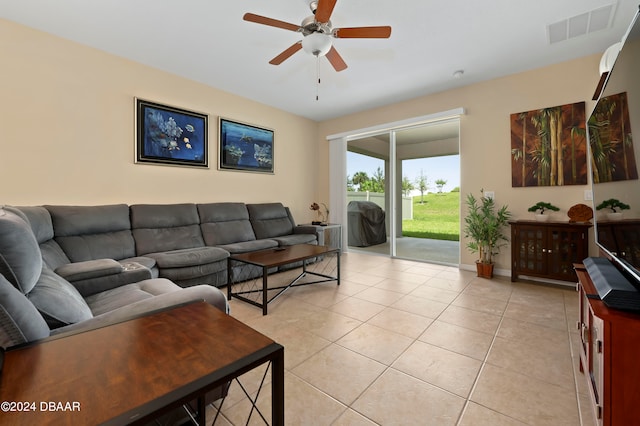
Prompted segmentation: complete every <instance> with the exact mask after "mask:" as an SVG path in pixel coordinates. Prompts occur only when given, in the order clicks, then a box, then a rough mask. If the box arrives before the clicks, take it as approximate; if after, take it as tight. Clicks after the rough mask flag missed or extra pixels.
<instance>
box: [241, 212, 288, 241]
mask: <svg viewBox="0 0 640 426" xmlns="http://www.w3.org/2000/svg"><path fill="white" fill-rule="evenodd" d="M247 211H248V212H249V218H250V220H251V226H252V227H253V232H254V233H255V235H256V238H257V239H264V238H273V237H280V236H282V235H289V234H292V233H293V226H294V224H293V222H292V221H291V218H290V217H289V214H288V213H287V210H286V209H285V207H284V206H283V205H282V204H281V203H264V204H247Z"/></svg>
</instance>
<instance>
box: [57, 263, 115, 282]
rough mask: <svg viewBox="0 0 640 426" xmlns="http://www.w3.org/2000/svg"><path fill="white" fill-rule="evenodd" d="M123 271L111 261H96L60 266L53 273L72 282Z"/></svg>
mask: <svg viewBox="0 0 640 426" xmlns="http://www.w3.org/2000/svg"><path fill="white" fill-rule="evenodd" d="M123 270H124V267H123V266H122V265H121V264H120V263H118V262H116V261H115V260H113V259H96V260H87V261H86V262H75V263H68V264H66V265H62V266H60V267H59V268H57V269H56V270H55V273H56V274H58V275H60V276H61V277H62V278H64V279H65V280H67V281H71V282H73V281H80V280H87V279H90V278H98V277H104V276H106V275H114V274H119V273H121V272H122V271H123Z"/></svg>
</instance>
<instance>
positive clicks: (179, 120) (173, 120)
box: [136, 98, 209, 167]
mask: <svg viewBox="0 0 640 426" xmlns="http://www.w3.org/2000/svg"><path fill="white" fill-rule="evenodd" d="M208 158H209V155H208V116H207V115H206V114H202V113H198V112H193V111H187V110H185V109H180V108H175V107H172V106H167V105H161V104H157V103H154V102H149V101H145V100H142V99H138V98H136V163H156V164H167V165H175V166H192V167H209V160H208Z"/></svg>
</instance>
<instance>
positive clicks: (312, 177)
mask: <svg viewBox="0 0 640 426" xmlns="http://www.w3.org/2000/svg"><path fill="white" fill-rule="evenodd" d="M0 58H1V62H2V77H1V78H0V99H1V100H2V102H0V123H1V128H2V136H0V144H1V146H2V150H1V151H0V176H1V177H2V189H1V190H0V191H1V196H0V204H13V205H34V204H46V203H49V204H78V205H90V204H102V203H104V204H107V203H121V202H124V203H129V204H133V203H173V202H211V201H243V202H271V201H282V202H283V203H284V204H285V205H289V206H291V207H292V210H293V213H294V216H295V217H296V219H298V221H299V222H302V221H309V220H311V219H312V218H313V215H312V214H311V212H310V211H309V209H308V205H309V204H310V203H311V202H313V201H314V200H316V197H315V189H316V187H317V185H318V184H317V179H318V177H317V176H318V173H317V170H318V162H317V158H315V156H314V155H309V154H310V153H313V152H315V151H316V138H315V137H316V135H317V127H318V125H317V123H315V122H313V121H311V120H308V119H305V118H301V117H299V116H295V115H292V114H289V113H285V112H283V111H281V110H278V109H275V108H270V107H267V106H265V105H262V104H259V103H256V102H252V101H251V100H248V99H245V98H241V97H238V96H234V95H231V94H229V93H225V92H223V91H220V90H216V89H213V88H211V87H208V86H205V85H203V84H199V83H196V82H193V81H190V80H186V79H183V78H179V77H176V76H174V75H171V74H168V73H165V72H162V71H158V70H155V69H152V68H149V67H146V66H143V65H140V64H137V63H134V62H131V61H127V60H124V59H121V58H118V57H115V56H113V55H109V54H106V53H104V52H101V51H98V50H95V49H90V48H87V47H85V46H82V45H79V44H76V43H72V42H69V41H66V40H63V39H60V38H57V37H52V36H50V35H47V34H44V33H42V32H38V31H34V30H32V29H29V28H26V27H24V26H21V25H17V24H15V23H11V22H8V21H4V20H0ZM134 97H139V98H142V99H147V100H150V101H154V102H158V103H164V104H168V105H173V106H176V107H181V108H185V109H189V110H193V111H199V112H203V113H206V114H209V150H210V155H209V164H210V168H209V169H196V168H185V167H171V166H160V165H146V164H145V165H143V164H135V163H134V125H135V123H134ZM218 116H223V117H226V118H231V119H235V120H238V121H243V122H247V123H251V124H256V125H259V126H263V127H268V128H271V129H274V130H275V149H274V154H275V161H274V166H275V174H273V175H265V174H257V173H243V172H230V171H219V170H217V168H216V167H217V166H216V165H217V158H218V156H217V131H218V123H217V117H218ZM292 177H293V178H292Z"/></svg>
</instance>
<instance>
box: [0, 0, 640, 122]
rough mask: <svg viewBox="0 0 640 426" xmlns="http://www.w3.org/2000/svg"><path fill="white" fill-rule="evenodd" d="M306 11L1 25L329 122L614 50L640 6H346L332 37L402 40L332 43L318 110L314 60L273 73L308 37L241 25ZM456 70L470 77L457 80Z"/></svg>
mask: <svg viewBox="0 0 640 426" xmlns="http://www.w3.org/2000/svg"><path fill="white" fill-rule="evenodd" d="M308 3H309V2H308V1H307V0H270V1H258V0H226V1H220V0H55V1H52V0H0V17H2V18H6V19H8V20H11V21H15V22H18V23H22V24H24V25H27V26H30V27H33V28H37V29H40V30H42V31H46V32H49V33H52V34H56V35H58V36H61V37H64V38H67V39H71V40H75V41H77V42H79V43H82V44H86V45H89V46H93V47H95V48H98V49H101V50H103V51H106V52H109V53H112V54H115V55H118V56H121V57H125V58H128V59H131V60H134V61H137V62H140V63H143V64H146V65H149V66H152V67H155V68H159V69H162V70H165V71H169V72H171V73H174V74H177V75H181V76H183V77H186V78H190V79H193V80H196V81H199V82H202V83H205V84H208V85H210V86H213V87H216V88H219V89H222V90H225V91H227V92H231V93H234V94H237V95H240V96H243V97H246V98H250V99H253V100H256V101H258V102H261V103H264V104H268V105H271V106H274V107H276V108H280V109H282V110H285V111H289V112H291V113H294V114H298V115H301V116H304V117H308V118H310V119H313V120H316V121H322V120H327V119H330V118H334V117H338V116H342V115H345V114H349V113H353V112H357V111H363V110H367V109H370V108H373V107H377V106H381V105H386V104H390V103H395V102H398V101H402V100H407V99H410V98H414V97H418V96H422V95H426V94H430V93H435V92H440V91H443V90H447V89H451V88H455V87H459V86H464V85H468V84H472V83H476V82H479V81H483V80H488V79H492V78H496V77H500V76H504V75H508V74H513V73H516V72H520V71H525V70H529V69H534V68H538V67H542V66H546V65H550V64H553V63H557V62H562V61H566V60H570V59H574V58H578V57H581V56H585V55H590V54H594V53H599V52H604V50H605V49H606V48H607V47H608V46H610V45H611V44H613V43H615V42H617V41H619V40H620V39H621V37H622V36H623V34H624V33H625V31H626V29H627V27H628V25H629V23H630V22H631V19H632V18H633V16H634V14H635V12H636V11H637V10H638V3H639V1H638V0H619V1H617V2H616V1H615V0H535V1H524V0H484V1H477V0H446V1H426V0H398V1H381V0H378V1H372V0H338V3H337V5H336V7H335V9H334V12H333V15H332V17H331V21H332V23H333V26H334V27H336V28H340V27H355V26H374V25H390V26H392V27H393V31H392V33H391V38H389V39H365V40H360V39H334V46H335V47H336V49H337V50H338V51H339V52H340V54H341V55H342V57H343V59H344V60H345V61H346V63H347V64H348V66H349V68H347V69H346V70H345V71H342V72H339V73H337V72H335V71H334V70H333V68H332V67H331V66H330V65H329V63H328V61H327V60H326V58H321V59H320V64H319V70H320V76H321V84H320V86H319V89H318V90H319V100H317V101H316V90H317V87H316V74H317V65H316V60H315V57H313V56H311V55H309V54H306V53H304V52H303V51H300V52H298V53H296V54H295V55H294V56H292V57H291V58H289V59H288V60H286V61H285V62H284V63H283V64H281V65H279V66H273V65H269V63H268V62H269V60H271V59H272V58H273V57H274V56H276V55H277V54H279V53H280V52H282V51H283V50H284V49H286V48H287V47H289V46H291V45H292V44H293V43H295V42H296V41H298V40H300V39H301V38H302V35H301V34H299V33H295V32H291V31H286V30H283V29H279V28H273V27H268V26H264V25H258V24H255V23H250V22H245V21H243V20H242V16H243V15H244V13H245V12H252V13H255V14H258V15H263V16H267V17H270V18H275V19H278V20H282V21H286V22H290V23H293V24H296V25H299V24H300V23H301V22H302V19H303V18H305V17H307V16H309V15H310V14H311V12H310V10H309V7H308ZM611 4H613V5H614V9H613V10H614V13H613V15H612V19H611V20H610V26H609V27H608V28H606V29H603V30H600V31H596V32H592V33H590V34H587V35H581V36H578V37H575V38H572V39H570V40H567V41H562V42H558V43H554V44H550V42H549V34H548V30H547V26H548V25H550V24H554V23H556V22H558V21H561V20H564V19H568V18H571V17H573V16H577V15H580V14H584V13H587V12H590V11H592V10H595V9H598V8H601V7H604V6H607V5H611ZM575 22H578V23H579V22H580V19H579V18H577V19H576V20H575ZM558 27H559V26H558V25H555V26H554V27H553V28H554V29H555V30H557V29H558ZM554 34H556V33H554ZM456 70H464V75H463V76H462V78H459V79H455V78H453V73H454V72H455V71H456ZM593 72H594V85H595V84H596V83H597V80H598V76H597V72H598V71H597V70H595V69H594V70H593ZM594 88H595V86H594ZM589 95H590V94H589V93H585V97H587V96H589Z"/></svg>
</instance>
